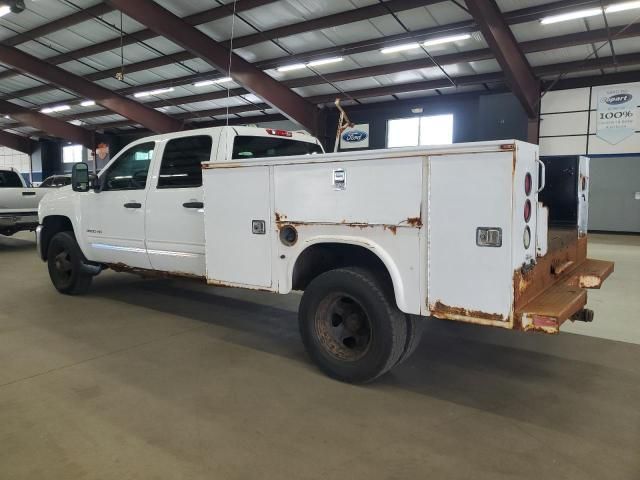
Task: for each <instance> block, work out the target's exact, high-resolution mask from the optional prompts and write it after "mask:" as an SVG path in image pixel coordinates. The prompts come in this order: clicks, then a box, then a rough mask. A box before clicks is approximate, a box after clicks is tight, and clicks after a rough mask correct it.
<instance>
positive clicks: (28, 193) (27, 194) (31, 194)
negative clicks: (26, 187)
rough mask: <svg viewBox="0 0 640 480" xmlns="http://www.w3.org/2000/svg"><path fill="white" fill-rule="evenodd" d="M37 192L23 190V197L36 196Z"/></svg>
mask: <svg viewBox="0 0 640 480" xmlns="http://www.w3.org/2000/svg"><path fill="white" fill-rule="evenodd" d="M35 195H36V192H22V196H23V197H35Z"/></svg>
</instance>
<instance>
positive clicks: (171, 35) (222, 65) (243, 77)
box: [108, 0, 318, 132]
mask: <svg viewBox="0 0 640 480" xmlns="http://www.w3.org/2000/svg"><path fill="white" fill-rule="evenodd" d="M108 1H109V4H110V5H112V6H114V7H116V8H118V9H119V10H121V11H122V12H124V13H125V14H127V15H128V16H130V17H131V18H133V19H134V20H137V21H139V22H141V23H144V24H146V25H147V26H148V27H149V28H151V29H152V30H153V31H155V32H156V33H158V34H160V35H162V36H164V37H166V38H168V39H169V40H171V41H172V42H174V43H176V44H178V45H180V46H181V47H182V48H185V49H187V50H188V51H190V52H192V53H193V54H194V55H197V56H198V57H200V58H202V59H203V60H204V61H206V62H207V63H209V64H210V65H212V66H213V67H215V68H217V69H219V70H222V71H225V70H227V68H228V67H229V62H231V77H232V78H233V79H234V80H235V81H236V82H238V83H239V84H240V85H243V86H244V87H245V88H247V90H249V91H250V92H252V93H254V94H255V95H257V96H259V97H261V98H262V99H264V100H265V101H266V102H267V103H269V104H270V105H272V106H273V107H274V108H277V109H278V110H280V111H281V112H282V113H283V114H284V115H286V116H287V117H288V118H290V119H291V120H293V121H295V122H298V123H299V124H300V125H302V126H304V127H305V128H308V129H309V130H311V131H312V132H314V131H316V129H317V128H318V125H317V120H318V119H317V108H316V107H315V106H314V105H312V104H311V103H309V102H307V101H306V100H304V99H303V98H302V97H301V96H299V95H298V94H296V93H294V92H293V91H291V90H289V89H288V88H287V87H285V86H284V85H282V84H281V83H280V82H278V81H276V80H275V79H273V78H272V77H270V76H269V75H267V74H266V73H264V72H262V71H261V70H259V69H258V68H256V67H254V66H253V65H252V64H250V63H249V62H247V61H246V60H244V59H243V58H242V57H240V56H238V55H236V54H234V53H230V52H229V50H227V48H225V47H223V46H222V45H220V44H219V43H218V42H216V41H215V40H213V39H212V38H211V37H209V36H207V35H205V34H204V33H202V32H201V31H200V30H198V29H196V28H195V27H192V26H191V25H189V24H188V23H187V22H185V21H184V20H182V19H180V18H179V17H177V16H176V15H174V14H173V13H171V12H170V11H169V10H167V9H165V8H163V7H161V6H160V5H158V4H157V3H155V2H153V1H151V0H136V1H135V2H131V1H130V0H108Z"/></svg>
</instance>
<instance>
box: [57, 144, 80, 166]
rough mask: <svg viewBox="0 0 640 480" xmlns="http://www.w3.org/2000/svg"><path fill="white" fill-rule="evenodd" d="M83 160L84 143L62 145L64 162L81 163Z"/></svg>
mask: <svg viewBox="0 0 640 480" xmlns="http://www.w3.org/2000/svg"><path fill="white" fill-rule="evenodd" d="M81 161H82V145H66V146H64V147H62V162H63V163H79V162H81Z"/></svg>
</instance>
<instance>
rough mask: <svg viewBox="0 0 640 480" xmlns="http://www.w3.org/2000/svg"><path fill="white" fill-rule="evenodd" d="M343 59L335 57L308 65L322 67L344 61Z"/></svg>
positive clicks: (308, 64) (308, 65)
mask: <svg viewBox="0 0 640 480" xmlns="http://www.w3.org/2000/svg"><path fill="white" fill-rule="evenodd" d="M343 60H344V58H342V57H334V58H323V59H321V60H314V61H313V62H309V63H307V67H319V66H320V65H327V64H329V63H336V62H341V61H343Z"/></svg>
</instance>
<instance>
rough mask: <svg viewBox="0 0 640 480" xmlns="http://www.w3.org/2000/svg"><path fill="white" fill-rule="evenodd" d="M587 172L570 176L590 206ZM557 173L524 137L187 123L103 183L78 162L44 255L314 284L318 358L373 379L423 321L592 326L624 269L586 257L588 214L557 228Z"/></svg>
mask: <svg viewBox="0 0 640 480" xmlns="http://www.w3.org/2000/svg"><path fill="white" fill-rule="evenodd" d="M587 166H588V164H585V166H584V169H583V170H581V173H580V175H581V178H580V179H578V178H566V179H565V180H564V181H566V182H571V184H572V185H573V183H575V185H573V187H575V189H577V190H576V194H575V201H576V202H582V203H583V204H584V205H583V207H585V208H582V207H581V209H578V210H579V211H581V212H582V211H586V202H587V201H588V170H587V169H586V168H587ZM543 167H544V165H543V164H542V163H541V162H540V160H539V159H538V148H537V146H535V145H530V144H527V143H523V142H519V141H513V140H510V141H494V142H480V143H470V144H458V145H449V146H436V147H417V148H404V149H392V150H372V151H360V152H351V153H336V154H324V153H323V150H322V147H321V145H320V143H319V142H318V141H317V140H316V139H315V138H313V137H310V136H308V135H305V134H300V133H292V132H286V131H281V130H273V129H260V128H250V127H234V128H232V127H221V128H211V129H202V130H193V131H188V132H180V133H172V134H166V135H160V136H154V137H149V138H145V139H142V140H138V141H136V142H134V143H133V144H131V145H130V146H128V147H127V148H126V149H124V150H123V151H122V152H121V153H120V154H118V155H117V156H116V157H114V158H113V159H112V160H111V162H110V163H109V164H108V165H107V166H106V167H105V168H104V169H103V171H102V172H101V173H100V175H99V176H98V177H97V178H96V179H90V177H89V172H88V168H87V166H86V164H77V165H76V166H74V173H73V178H72V186H71V187H64V188H61V189H59V190H57V191H54V192H52V193H50V194H49V195H47V197H46V198H45V199H44V200H43V201H42V202H41V204H40V210H39V220H40V226H39V227H38V235H37V237H38V245H39V246H38V248H39V253H40V255H41V257H42V259H43V260H45V261H47V262H48V269H49V274H50V277H51V280H52V282H53V284H54V286H55V287H56V288H57V289H58V290H59V291H60V292H62V293H66V294H78V293H84V292H86V291H87V289H88V288H89V286H90V283H91V280H92V277H93V275H96V274H98V273H99V272H100V271H101V270H102V269H104V268H112V269H114V270H118V271H128V272H135V273H141V274H152V275H158V274H160V275H166V276H179V277H188V278H192V279H200V280H202V281H206V282H207V283H209V284H211V285H218V286H228V287H239V288H246V289H258V290H266V291H271V292H275V293H281V294H287V293H289V292H291V291H292V290H300V291H304V294H303V296H302V300H301V303H300V309H299V326H300V331H301V335H302V339H303V341H304V344H305V346H306V348H307V351H308V352H309V355H310V356H311V358H312V359H313V360H314V361H315V362H316V364H317V365H318V366H319V367H320V368H321V369H322V370H323V371H324V372H326V373H327V374H328V375H330V376H332V377H334V378H338V379H340V380H344V381H350V382H366V381H371V380H373V379H375V378H376V377H378V376H379V375H381V374H383V373H384V372H386V371H388V370H389V369H391V368H392V367H393V366H394V365H397V364H399V363H400V362H402V361H403V360H405V359H406V358H407V357H408V356H409V355H410V354H411V352H412V351H413V350H414V349H415V347H416V345H417V344H418V342H419V339H420V332H421V326H422V324H423V322H422V319H423V318H424V317H437V318H441V319H446V320H455V321H462V322H470V323H476V324H481V325H488V326H494V327H502V328H506V329H514V330H523V331H543V332H548V333H556V332H558V331H559V328H560V325H561V324H562V323H563V322H564V321H566V320H568V319H570V318H571V319H574V320H591V318H592V312H590V311H589V310H586V309H585V308H584V307H585V304H586V293H585V291H584V290H583V288H598V287H600V285H601V283H602V281H603V280H604V279H605V278H606V277H607V276H608V275H609V274H610V273H611V272H612V270H613V264H612V263H611V262H607V261H599V260H590V259H587V257H586V226H585V225H584V218H586V217H584V218H582V217H581V218H577V219H576V222H575V224H574V225H569V226H565V227H564V228H562V229H550V228H549V226H548V221H547V220H548V211H547V209H546V208H545V207H544V206H543V205H542V204H541V203H540V202H539V201H538V193H539V191H540V190H541V189H542V188H543V187H544V168H543ZM541 174H542V175H541ZM539 176H540V178H539ZM557 183H558V182H556V184H557ZM560 187H562V185H560ZM552 208H553V207H552Z"/></svg>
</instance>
